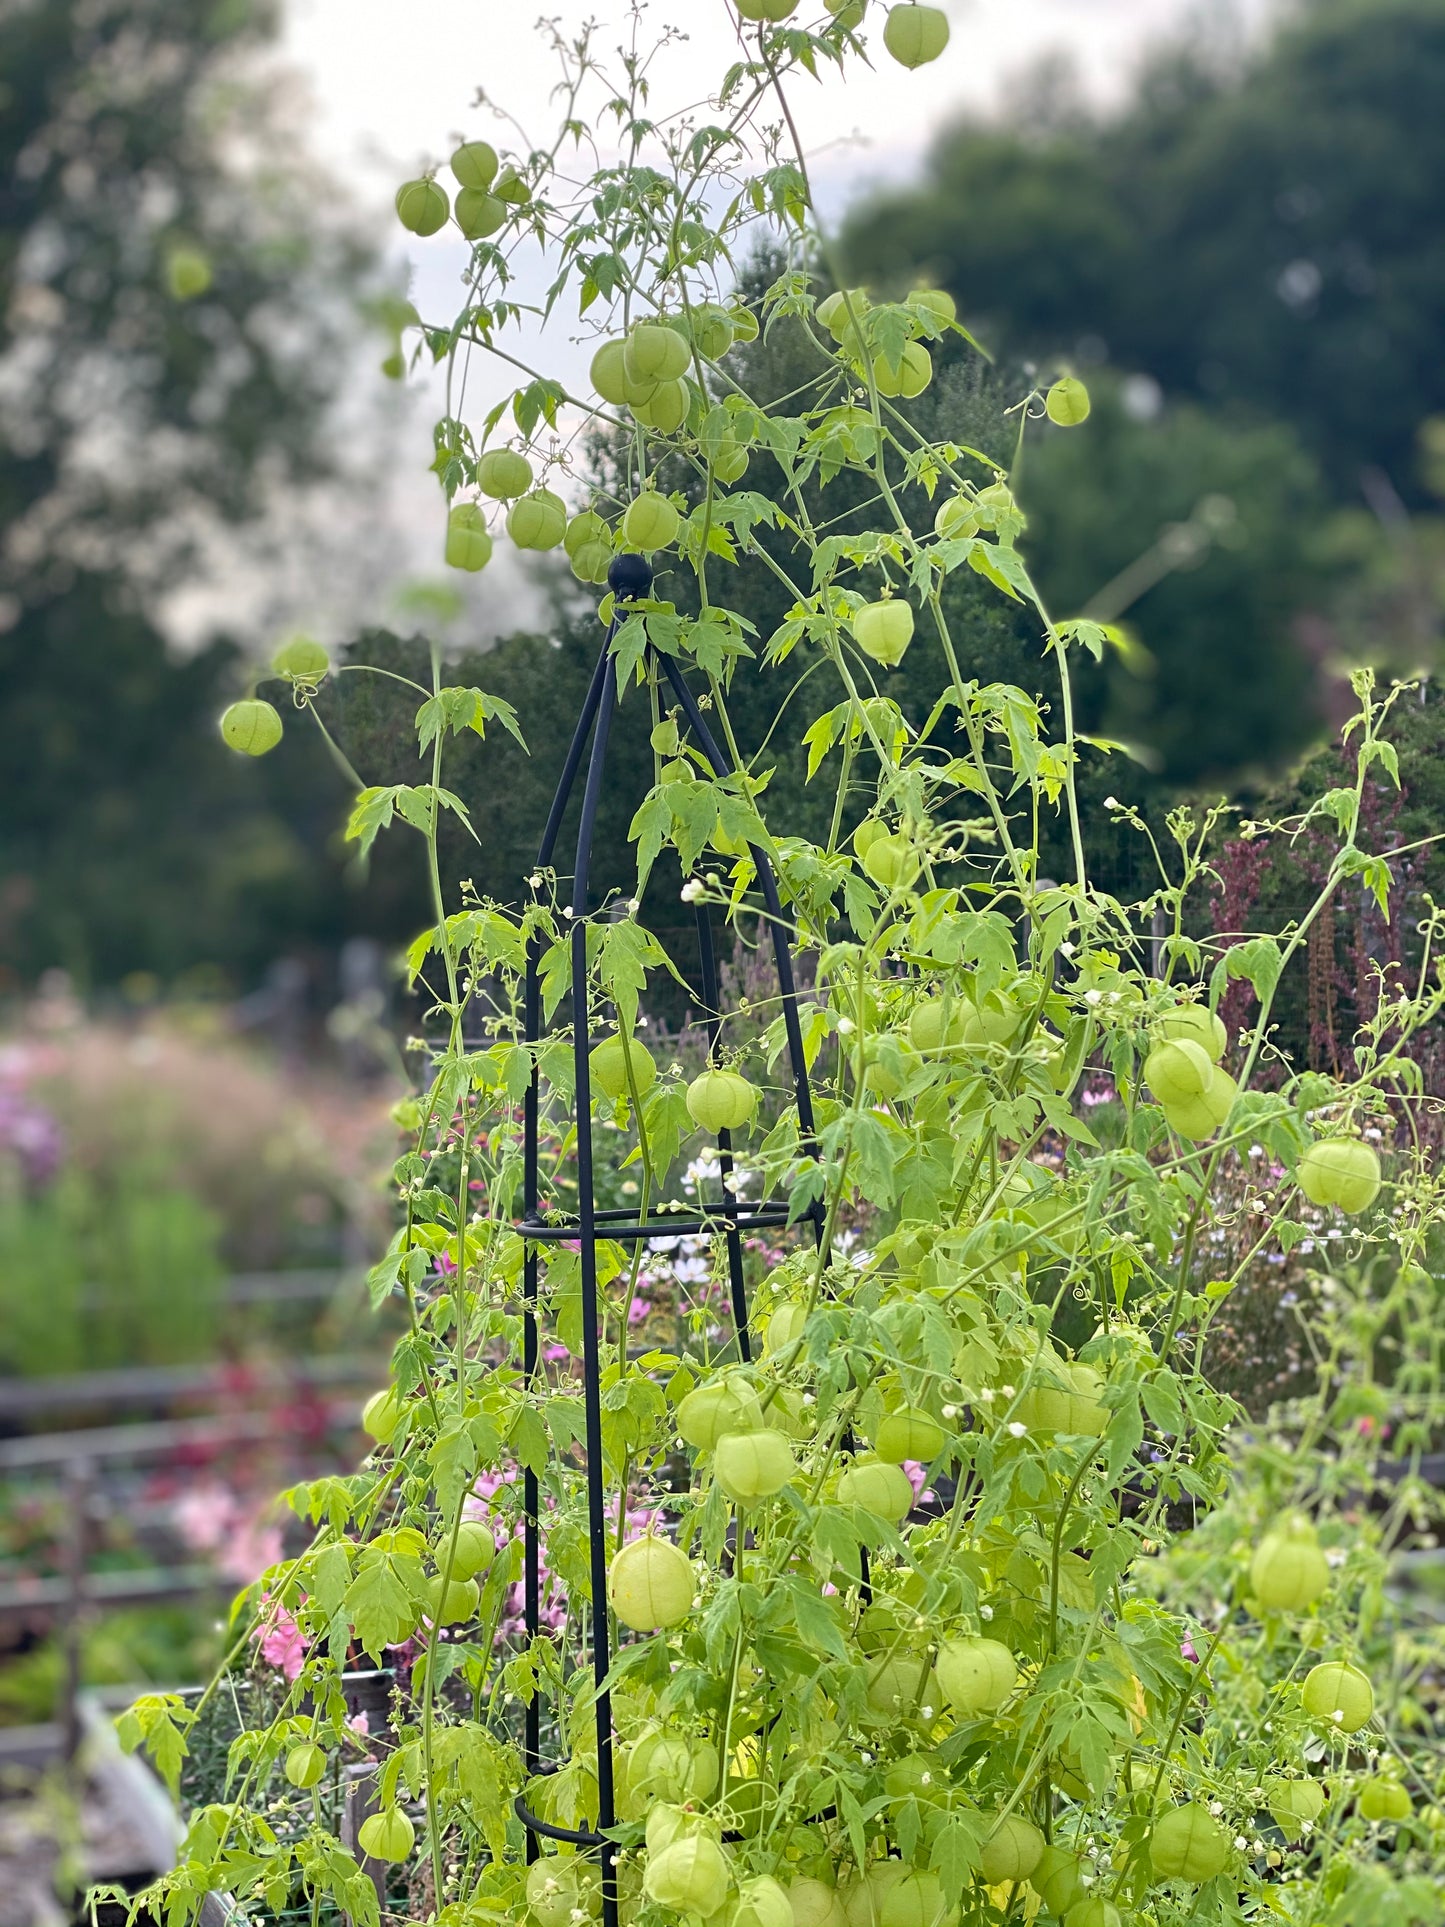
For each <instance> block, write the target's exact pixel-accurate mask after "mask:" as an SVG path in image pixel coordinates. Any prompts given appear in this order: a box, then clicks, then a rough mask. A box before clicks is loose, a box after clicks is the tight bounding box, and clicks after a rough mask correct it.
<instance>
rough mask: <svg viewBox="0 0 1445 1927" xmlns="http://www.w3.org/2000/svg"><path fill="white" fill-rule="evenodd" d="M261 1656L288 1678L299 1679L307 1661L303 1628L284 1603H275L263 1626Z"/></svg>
mask: <svg viewBox="0 0 1445 1927" xmlns="http://www.w3.org/2000/svg"><path fill="white" fill-rule="evenodd" d="M261 1657H262V1659H264V1660H265V1661H266V1662H267V1664H268V1665H271V1666H275V1667H276V1668H278V1670H279V1671H280V1672H282V1673H284V1674H285V1676H286V1678H287V1679H290V1680H294V1679H299V1678H300V1676H301V1668H302V1667H303V1666H304V1665H305V1663H306V1641H305V1640H304V1639H303V1638H302V1636H301V1628H300V1627H299V1626H298V1625H297V1624H296V1621H295V1620H294V1619H293V1618H292V1617H291V1615H290V1613H288V1612H287V1610H286V1608H285V1607H284V1606H282V1605H273V1606H271V1608H270V1611H269V1613H268V1615H267V1618H266V1619H265V1620H264V1621H263V1622H262V1626H261Z"/></svg>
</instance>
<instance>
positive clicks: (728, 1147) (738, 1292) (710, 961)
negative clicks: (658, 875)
mask: <svg viewBox="0 0 1445 1927" xmlns="http://www.w3.org/2000/svg"><path fill="white" fill-rule="evenodd" d="M697 947H698V952H699V955H700V958H701V962H702V998H703V1008H704V1010H705V1011H706V1013H707V1048H708V1056H709V1057H710V1058H711V1059H712V1061H713V1062H714V1063H716V1062H717V1060H718V1057H719V1055H720V1053H721V1048H722V1010H721V1007H720V1005H719V1000H718V981H717V956H716V953H715V952H714V950H713V942H712V918H711V917H710V916H709V915H708V913H707V906H706V904H702V903H700V904H699V905H698V906H697ZM717 1158H718V1165H719V1167H720V1172H721V1176H722V1192H723V1197H724V1199H726V1198H729V1197H730V1196H732V1195H733V1194H732V1193H731V1192H730V1191H729V1189H728V1181H729V1179H730V1178H731V1177H732V1175H733V1140H732V1132H731V1131H719V1132H718V1134H717ZM726 1236H727V1254H728V1291H729V1294H730V1296H731V1298H732V1307H733V1329H734V1330H735V1331H736V1333H737V1339H738V1352H739V1355H740V1356H741V1358H742V1361H743V1363H744V1364H745V1365H748V1364H751V1363H752V1356H753V1347H752V1338H751V1334H750V1333H749V1331H748V1295H747V1289H746V1287H745V1285H744V1283H743V1241H742V1239H741V1237H740V1236H739V1235H738V1228H737V1226H736V1224H730V1225H729V1226H728V1229H727V1234H726Z"/></svg>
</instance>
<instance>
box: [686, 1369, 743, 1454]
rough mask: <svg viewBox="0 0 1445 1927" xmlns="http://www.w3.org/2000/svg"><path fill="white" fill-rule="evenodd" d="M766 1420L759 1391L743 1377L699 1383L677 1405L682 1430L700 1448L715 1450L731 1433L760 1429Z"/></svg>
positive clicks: (708, 1450) (701, 1449)
mask: <svg viewBox="0 0 1445 1927" xmlns="http://www.w3.org/2000/svg"><path fill="white" fill-rule="evenodd" d="M762 1423H763V1411H762V1407H761V1405H760V1404H759V1403H758V1397H757V1394H756V1392H754V1390H753V1388H752V1386H751V1385H749V1384H748V1383H747V1382H746V1381H745V1380H744V1379H740V1378H722V1379H716V1380H714V1382H713V1383H712V1384H711V1385H699V1386H697V1388H696V1389H695V1390H693V1391H691V1392H689V1393H688V1394H687V1397H686V1398H684V1399H683V1401H682V1402H681V1404H680V1405H679V1406H678V1408H677V1429H678V1432H679V1434H680V1435H681V1437H682V1438H683V1439H685V1440H686V1442H687V1443H688V1444H689V1445H690V1446H692V1447H693V1449H694V1450H695V1451H698V1452H711V1451H712V1449H713V1447H714V1446H715V1445H716V1444H717V1442H718V1440H719V1439H720V1438H722V1437H724V1436H725V1435H726V1434H727V1433H730V1432H756V1431H759V1430H760V1429H761V1427H762Z"/></svg>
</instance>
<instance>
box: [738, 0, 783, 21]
mask: <svg viewBox="0 0 1445 1927" xmlns="http://www.w3.org/2000/svg"><path fill="white" fill-rule="evenodd" d="M733 5H734V6H735V7H736V8H737V10H738V14H739V16H740V18H742V19H744V20H753V21H768V22H771V23H772V24H773V25H776V24H777V22H778V21H780V20H786V19H787V18H788V16H789V15H790V14H794V13H796V12H797V11H798V0H733Z"/></svg>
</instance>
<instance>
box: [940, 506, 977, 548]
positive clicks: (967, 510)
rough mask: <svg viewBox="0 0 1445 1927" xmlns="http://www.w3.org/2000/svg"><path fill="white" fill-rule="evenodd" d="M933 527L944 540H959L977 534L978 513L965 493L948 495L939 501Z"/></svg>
mask: <svg viewBox="0 0 1445 1927" xmlns="http://www.w3.org/2000/svg"><path fill="white" fill-rule="evenodd" d="M933 527H934V531H935V533H937V534H938V535H939V536H941V537H942V539H943V540H944V541H945V542H960V541H962V540H963V538H964V537H965V536H969V535H977V534H978V513H977V511H976V510H975V508H974V506H973V503H972V502H971V501H970V500H969V498H968V497H967V496H966V495H950V496H948V497H947V499H946V500H944V501H942V502H940V503H939V505H938V513H937V514H936V515H935V516H934V518H933Z"/></svg>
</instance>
